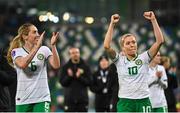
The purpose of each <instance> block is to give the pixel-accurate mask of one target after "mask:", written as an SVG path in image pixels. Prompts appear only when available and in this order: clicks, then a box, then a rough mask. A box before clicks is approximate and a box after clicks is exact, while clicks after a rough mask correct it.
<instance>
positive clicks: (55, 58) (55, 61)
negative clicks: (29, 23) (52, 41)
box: [51, 45, 60, 69]
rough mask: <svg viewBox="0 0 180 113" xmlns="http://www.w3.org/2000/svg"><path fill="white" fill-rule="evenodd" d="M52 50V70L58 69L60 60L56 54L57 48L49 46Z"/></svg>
mask: <svg viewBox="0 0 180 113" xmlns="http://www.w3.org/2000/svg"><path fill="white" fill-rule="evenodd" d="M51 48H52V54H53V55H52V60H51V65H52V67H53V68H54V69H58V68H59V67H60V58H59V54H58V52H57V48H56V46H55V45H52V46H51Z"/></svg>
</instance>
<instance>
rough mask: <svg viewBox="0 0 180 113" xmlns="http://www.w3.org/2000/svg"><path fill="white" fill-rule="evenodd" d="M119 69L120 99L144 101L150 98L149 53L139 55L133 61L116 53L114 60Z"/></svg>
mask: <svg viewBox="0 0 180 113" xmlns="http://www.w3.org/2000/svg"><path fill="white" fill-rule="evenodd" d="M113 62H114V63H115V65H116V67H117V72H118V81H119V93H118V96H119V98H128V99H142V98H147V97H149V88H148V69H149V67H148V65H149V62H150V57H149V54H148V52H147V51H145V52H143V53H142V54H140V55H137V56H136V57H135V58H134V59H133V60H131V61H130V60H128V58H127V57H126V56H122V55H121V54H118V53H116V57H115V59H113Z"/></svg>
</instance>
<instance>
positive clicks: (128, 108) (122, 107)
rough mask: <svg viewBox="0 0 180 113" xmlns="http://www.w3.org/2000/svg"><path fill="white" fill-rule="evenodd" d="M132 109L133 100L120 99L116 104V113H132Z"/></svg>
mask: <svg viewBox="0 0 180 113" xmlns="http://www.w3.org/2000/svg"><path fill="white" fill-rule="evenodd" d="M134 107H135V105H134V102H133V100H131V99H124V98H120V99H119V101H118V103H117V112H134V110H135V108H134Z"/></svg>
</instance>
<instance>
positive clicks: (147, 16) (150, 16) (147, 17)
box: [143, 11, 156, 20]
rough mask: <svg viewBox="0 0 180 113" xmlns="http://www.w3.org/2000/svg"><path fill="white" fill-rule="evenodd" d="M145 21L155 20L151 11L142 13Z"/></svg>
mask: <svg viewBox="0 0 180 113" xmlns="http://www.w3.org/2000/svg"><path fill="white" fill-rule="evenodd" d="M143 16H144V17H145V18H146V19H148V20H154V19H156V17H155V14H154V12H153V11H147V12H144V15H143Z"/></svg>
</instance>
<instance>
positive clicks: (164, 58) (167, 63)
mask: <svg viewBox="0 0 180 113" xmlns="http://www.w3.org/2000/svg"><path fill="white" fill-rule="evenodd" d="M161 64H162V65H163V66H164V67H165V69H168V68H169V67H170V66H171V58H170V57H167V56H162V57H161Z"/></svg>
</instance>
